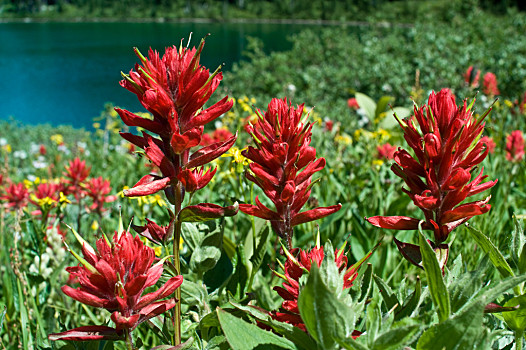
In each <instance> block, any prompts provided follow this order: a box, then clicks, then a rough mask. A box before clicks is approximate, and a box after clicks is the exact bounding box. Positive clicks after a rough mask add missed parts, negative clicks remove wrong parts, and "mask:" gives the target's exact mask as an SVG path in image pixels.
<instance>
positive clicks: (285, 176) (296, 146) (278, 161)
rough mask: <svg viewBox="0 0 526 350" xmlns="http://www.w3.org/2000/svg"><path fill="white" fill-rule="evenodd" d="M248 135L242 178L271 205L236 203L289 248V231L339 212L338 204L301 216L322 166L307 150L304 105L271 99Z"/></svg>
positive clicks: (309, 125) (308, 137) (311, 150)
mask: <svg viewBox="0 0 526 350" xmlns="http://www.w3.org/2000/svg"><path fill="white" fill-rule="evenodd" d="M257 114H258V116H259V120H258V122H257V125H256V126H255V127H252V126H249V131H250V133H251V134H252V138H253V139H254V142H255V143H256V148H254V147H252V146H250V147H248V149H246V150H245V151H243V152H242V154H243V156H245V157H246V158H248V159H250V160H252V163H250V165H249V167H250V171H248V172H247V173H246V177H247V179H249V180H250V181H252V182H254V183H255V184H256V185H258V186H259V187H261V189H262V190H263V192H264V193H265V195H266V196H267V197H268V198H269V199H270V200H271V201H272V203H273V204H274V206H275V211H273V210H271V209H269V208H267V207H266V206H265V205H263V204H262V203H261V202H260V201H259V199H258V197H256V205H251V204H241V205H240V206H239V209H240V210H241V211H242V212H244V213H245V214H249V215H253V216H257V217H259V218H262V219H266V220H270V223H271V225H272V228H273V229H274V231H275V232H276V233H277V234H278V235H279V236H280V237H281V238H286V239H287V243H288V246H289V248H291V246H292V241H291V240H292V233H293V227H294V226H296V225H299V224H302V223H305V222H309V221H313V220H317V219H320V218H323V217H325V216H327V215H330V214H332V213H335V212H337V211H338V210H340V208H341V205H340V204H337V205H333V206H330V207H321V208H315V209H311V210H307V211H304V212H300V210H301V208H302V207H303V205H304V204H305V203H306V202H307V200H308V199H309V196H310V193H311V187H312V175H313V174H314V173H315V172H317V171H320V170H322V169H323V168H324V167H325V159H324V158H316V149H315V148H314V147H311V146H309V143H310V140H311V129H312V123H307V122H306V118H305V119H302V114H303V105H300V106H297V107H296V108H294V107H292V106H290V105H289V103H288V102H287V99H282V100H280V99H272V101H271V102H270V103H269V105H268V108H267V111H266V112H265V114H264V115H262V114H261V111H260V110H257Z"/></svg>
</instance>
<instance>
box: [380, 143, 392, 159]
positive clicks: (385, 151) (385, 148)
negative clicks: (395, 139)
mask: <svg viewBox="0 0 526 350" xmlns="http://www.w3.org/2000/svg"><path fill="white" fill-rule="evenodd" d="M376 150H377V151H378V155H377V158H378V159H386V160H391V159H393V158H394V154H395V152H396V146H392V145H391V144H389V143H385V144H383V145H381V146H377V147H376Z"/></svg>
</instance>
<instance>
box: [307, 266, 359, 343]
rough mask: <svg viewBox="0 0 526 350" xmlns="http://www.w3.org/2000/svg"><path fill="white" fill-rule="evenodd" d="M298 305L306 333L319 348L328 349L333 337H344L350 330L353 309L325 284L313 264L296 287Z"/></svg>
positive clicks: (352, 324)
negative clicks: (305, 279) (305, 277)
mask: <svg viewBox="0 0 526 350" xmlns="http://www.w3.org/2000/svg"><path fill="white" fill-rule="evenodd" d="M298 308H299V310H300V315H301V318H302V320H303V322H304V323H305V327H306V328H307V330H308V332H309V334H310V335H311V336H312V337H313V338H314V339H315V340H316V341H317V342H318V344H320V346H321V347H322V349H332V348H333V347H334V345H335V341H336V339H346V338H348V337H349V336H350V334H351V333H352V331H353V327H354V318H355V315H354V312H353V310H352V309H351V308H350V307H349V306H347V305H346V304H345V303H343V302H342V301H340V300H339V299H338V298H336V296H335V295H334V292H333V291H331V290H329V288H327V286H326V285H325V283H324V282H323V280H322V278H321V274H320V271H319V269H318V267H317V265H316V264H312V267H311V270H310V272H309V277H308V280H307V284H306V285H305V287H304V288H303V289H302V290H301V291H300V294H299V297H298Z"/></svg>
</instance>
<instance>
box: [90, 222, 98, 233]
mask: <svg viewBox="0 0 526 350" xmlns="http://www.w3.org/2000/svg"><path fill="white" fill-rule="evenodd" d="M91 229H92V230H93V231H97V230H98V229H99V222H98V221H97V220H93V222H92V223H91Z"/></svg>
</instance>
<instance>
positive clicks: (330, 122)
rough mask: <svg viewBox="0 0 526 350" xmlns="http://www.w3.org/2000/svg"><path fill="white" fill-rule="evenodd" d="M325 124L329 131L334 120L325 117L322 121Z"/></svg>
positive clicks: (332, 126)
mask: <svg viewBox="0 0 526 350" xmlns="http://www.w3.org/2000/svg"><path fill="white" fill-rule="evenodd" d="M323 124H324V125H325V130H327V131H329V132H331V131H332V129H333V128H334V122H333V121H332V120H330V119H325V121H324V123H323Z"/></svg>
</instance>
